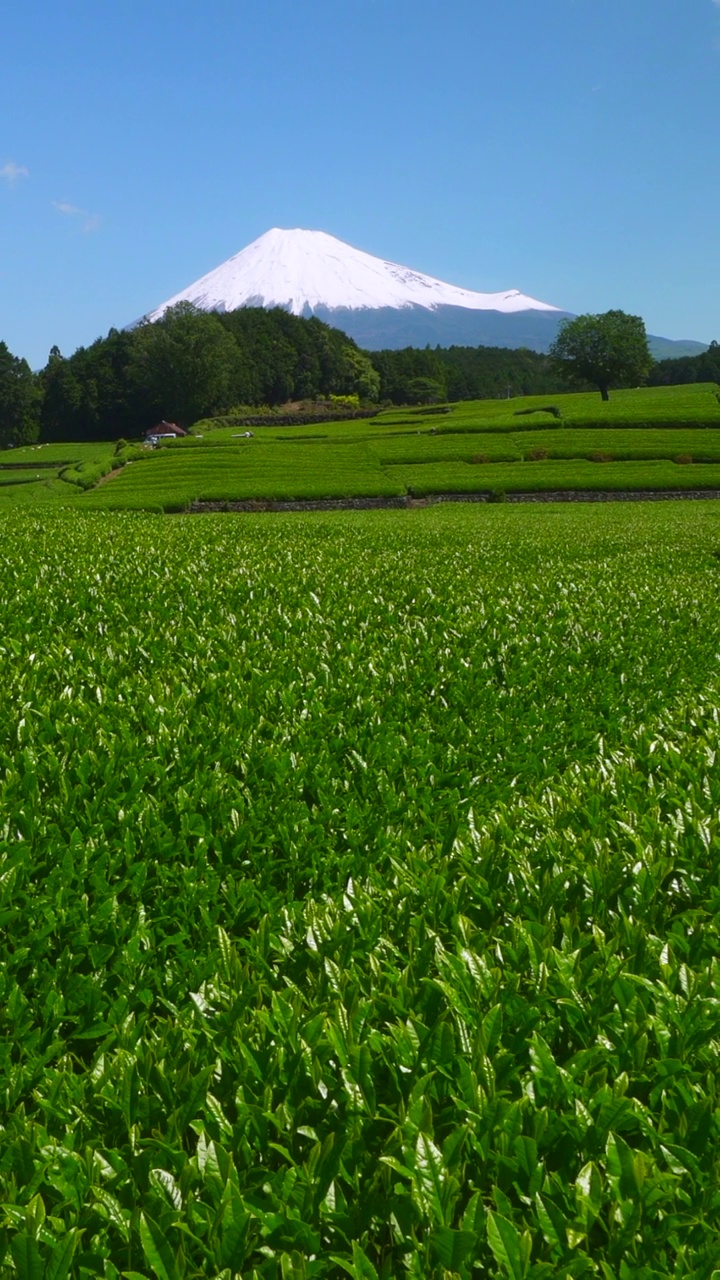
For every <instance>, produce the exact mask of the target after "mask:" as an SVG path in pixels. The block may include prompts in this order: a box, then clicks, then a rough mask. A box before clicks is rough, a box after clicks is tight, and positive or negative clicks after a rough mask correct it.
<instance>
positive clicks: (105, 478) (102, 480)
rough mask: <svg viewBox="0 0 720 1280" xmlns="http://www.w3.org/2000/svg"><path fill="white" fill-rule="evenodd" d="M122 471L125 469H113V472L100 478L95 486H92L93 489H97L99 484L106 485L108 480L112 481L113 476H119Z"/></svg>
mask: <svg viewBox="0 0 720 1280" xmlns="http://www.w3.org/2000/svg"><path fill="white" fill-rule="evenodd" d="M124 470H125V467H115V469H114V471H108V473H107V475H106V476H101V477H100V479H99V480H98V482H97V484H96V485H93V488H94V489H99V488H100V485H101V484H107V482H108V480H114V479H115V476H119V475H120V472H121V471H124Z"/></svg>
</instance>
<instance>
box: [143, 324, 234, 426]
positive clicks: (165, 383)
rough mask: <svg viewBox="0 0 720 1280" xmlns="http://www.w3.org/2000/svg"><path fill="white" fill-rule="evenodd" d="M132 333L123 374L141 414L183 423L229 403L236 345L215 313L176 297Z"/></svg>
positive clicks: (232, 389) (213, 411)
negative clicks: (173, 303) (159, 315)
mask: <svg viewBox="0 0 720 1280" xmlns="http://www.w3.org/2000/svg"><path fill="white" fill-rule="evenodd" d="M134 339H135V341H134V344H133V351H132V356H131V358H130V364H129V369H128V376H129V379H130V383H131V387H132V391H133V394H134V397H135V398H136V400H138V401H140V400H141V401H142V402H143V405H144V412H143V417H144V418H145V419H147V417H148V416H149V417H150V418H152V419H154V420H156V421H157V419H158V418H167V419H168V420H172V421H174V422H177V423H179V424H180V425H181V426H186V427H189V426H191V425H192V423H193V422H196V421H197V420H198V418H205V417H209V416H210V415H211V414H213V413H217V412H219V411H220V410H222V409H226V408H228V406H229V405H230V404H231V403H232V400H233V398H234V392H235V382H236V374H237V372H238V363H239V357H238V349H237V345H236V343H235V342H234V340H233V338H232V336H231V335H230V334H229V333H227V331H226V330H225V329H224V328H223V325H222V324H221V323H220V320H219V319H218V317H217V316H216V315H213V314H212V313H207V312H202V311H198V310H197V308H195V307H193V306H192V304H191V303H187V302H180V303H178V305H177V306H175V307H171V308H170V309H169V310H168V311H166V312H165V315H164V316H163V317H162V319H161V320H157V321H156V322H155V323H154V324H144V325H142V326H141V327H140V328H139V329H136V330H135V333H134Z"/></svg>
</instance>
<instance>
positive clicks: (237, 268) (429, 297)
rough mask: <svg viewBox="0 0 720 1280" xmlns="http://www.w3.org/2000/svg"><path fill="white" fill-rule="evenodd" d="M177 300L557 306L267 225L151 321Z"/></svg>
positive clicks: (207, 306)
mask: <svg viewBox="0 0 720 1280" xmlns="http://www.w3.org/2000/svg"><path fill="white" fill-rule="evenodd" d="M177 302H192V303H194V305H195V306H197V307H199V308H201V310H203V311H234V310H236V308H238V307H247V306H255V307H257V306H261V307H283V308H284V309H285V310H286V311H291V312H292V313H293V314H294V315H302V314H303V312H306V311H308V310H309V311H314V310H315V309H316V308H318V307H323V308H328V310H333V309H334V308H337V307H343V308H349V309H351V310H360V309H364V308H377V307H396V308H400V307H425V308H427V309H428V310H434V309H435V308H436V307H440V306H451V307H465V308H467V309H468V310H472V311H502V312H506V313H507V312H515V311H559V310H560V308H558V307H553V306H551V305H550V304H549V303H547V302H538V301H537V299H535V298H529V297H526V296H525V295H524V294H522V293H519V292H518V290H517V289H509V290H507V291H505V292H503V293H476V292H474V291H473V290H470V289H460V288H458V287H457V286H456V285H451V284H445V283H444V282H443V281H442V280H436V279H435V278H434V277H433V276H426V275H423V274H422V273H421V272H419V271H413V270H411V269H410V268H409V267H403V266H400V265H399V264H398V263H396V262H385V261H383V259H381V258H374V257H373V256H372V255H371V254H369V253H363V252H362V250H360V249H353V248H352V246H351V245H349V244H345V243H344V242H343V241H342V240H337V239H336V238H335V236H331V235H328V234H327V233H326V232H325V231H303V230H301V229H300V228H296V229H295V230H291V231H290V230H283V229H281V228H280V227H273V229H272V230H271V231H266V232H265V234H264V235H262V236H260V237H259V239H257V240H253V242H252V244H249V245H248V246H247V248H245V249H241V251H240V252H239V253H236V254H235V255H234V257H232V258H228V260H227V262H224V263H222V265H221V266H219V267H216V268H215V270H214V271H210V272H209V273H208V274H207V275H205V276H202V278H201V279H200V280H196V281H195V283H194V284H191V285H190V286H189V287H188V288H187V289H183V290H182V292H181V293H177V294H175V296H174V297H172V298H170V299H168V301H167V302H164V303H163V304H162V306H160V307H158V308H157V309H156V310H155V311H152V312H151V313H150V314H149V316H148V319H149V320H159V319H160V316H161V315H162V314H163V312H164V311H166V310H167V308H168V307H171V306H173V305H174V304H175V303H177Z"/></svg>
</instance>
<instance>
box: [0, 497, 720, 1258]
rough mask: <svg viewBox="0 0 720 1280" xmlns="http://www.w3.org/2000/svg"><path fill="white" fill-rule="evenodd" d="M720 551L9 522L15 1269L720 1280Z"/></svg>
mask: <svg viewBox="0 0 720 1280" xmlns="http://www.w3.org/2000/svg"><path fill="white" fill-rule="evenodd" d="M16 487H19V488H22V487H23V486H16ZM719 548H720V510H719V509H718V507H717V506H716V505H713V504H710V503H708V504H704V503H699V504H694V505H693V506H689V505H688V506H683V505H680V504H678V505H677V506H673V507H672V508H667V507H663V508H662V509H658V508H653V507H647V506H643V505H637V506H633V507H631V508H628V507H619V506H618V507H603V508H594V509H592V510H587V509H579V510H567V509H558V508H553V507H548V508H542V509H532V508H530V509H528V508H525V509H518V508H508V507H489V508H472V509H465V510H459V509H450V508H444V509H443V508H436V509H430V510H427V511H419V512H412V513H407V512H401V513H394V512H387V513H380V514H378V515H372V516H369V515H365V514H364V515H361V516H357V515H356V514H354V513H352V514H340V515H337V516H328V515H316V516H304V517H280V516H259V517H212V516H209V517H206V518H203V519H197V520H167V519H164V518H157V517H152V516H143V515H140V516H132V515H130V516H116V515H108V514H107V513H97V514H94V515H93V514H89V515H88V516H87V517H86V518H84V519H81V518H79V517H78V515H77V513H74V514H73V515H72V516H70V515H67V516H65V515H63V514H51V513H45V514H43V516H42V518H39V517H37V516H30V515H28V516H20V515H14V516H12V517H11V516H8V517H5V518H3V519H1V520H0V814H2V818H1V819H0V923H1V925H2V935H1V936H0V949H1V950H0V1009H1V1010H2V1013H1V1014H0V1019H2V1020H3V1022H2V1027H1V1028H0V1096H2V1099H3V1114H2V1118H1V1120H0V1123H2V1125H3V1132H2V1141H1V1142H0V1267H2V1268H3V1271H2V1274H3V1277H5V1276H7V1278H8V1280H16V1277H17V1278H18V1280H25V1277H35V1276H37V1277H38V1280H41V1277H42V1280H63V1278H64V1277H66V1276H69V1275H71V1276H73V1277H76V1276H77V1277H86V1276H90V1275H101V1276H105V1277H108V1280H118V1278H119V1277H120V1276H126V1277H129V1278H130V1280H132V1278H133V1277H134V1276H137V1277H141V1276H142V1277H146V1280H153V1278H157V1280H174V1278H175V1277H178V1280H179V1278H183V1280H184V1278H185V1277H190V1276H193V1277H194V1276H210V1277H216V1276H218V1277H220V1276H223V1277H228V1280H229V1278H230V1277H235V1276H237V1277H240V1276H242V1277H246V1276H247V1277H255V1276H256V1277H262V1278H263V1280H265V1278H268V1280H281V1278H284V1277H287V1276H307V1277H328V1278H330V1277H332V1278H333V1280H335V1278H336V1277H340V1276H342V1275H350V1276H355V1277H362V1278H365V1277H373V1276H377V1277H381V1278H383V1280H395V1277H399V1276H403V1275H406V1274H407V1275H409V1276H413V1277H417V1278H418V1280H420V1278H422V1280H447V1278H448V1277H456V1278H457V1277H459V1278H460V1280H469V1278H470V1277H471V1276H473V1275H488V1276H498V1277H503V1278H505V1277H516V1276H517V1277H530V1278H531V1280H535V1278H545V1277H546V1278H547V1280H555V1277H575V1276H597V1277H599V1278H600V1280H607V1278H608V1277H618V1278H620V1277H622V1278H623V1280H635V1278H636V1277H673V1280H675V1278H678V1280H680V1278H683V1277H687V1278H688V1280H689V1278H690V1277H693V1278H695V1277H697V1278H700V1277H708V1280H709V1278H710V1277H711V1275H712V1272H713V1267H715V1265H716V1263H717V1259H718V1257H719V1256H720V1230H719V1224H720V1215H719V1212H718V1210H719V1208H720V1200H719V1193H718V1185H719V1183H718V1175H719V1174H720V1163H719V1162H720V1156H719V1155H718V1152H719V1151H720V1143H719V1139H720V1132H719V1130H720V1125H719V1123H718V1117H719V1114H720V1112H719V1107H718V1096H719V1094H718V1090H719V1087H720V1065H719V1059H718V1052H717V1044H718V1039H719V1037H720V965H719V964H718V954H719V953H720V936H719V933H720V891H719V889H718V877H717V863H718V854H720V831H719V829H718V812H719V811H720V784H719V782H718V771H717V768H716V760H717V758H718V752H719V751H720V715H719V713H718V683H717V654H718V652H719V651H720V608H719V607H718V598H719V592H718V581H719V579H718V575H719V574H720V567H719V562H718V556H717V553H718V549H719Z"/></svg>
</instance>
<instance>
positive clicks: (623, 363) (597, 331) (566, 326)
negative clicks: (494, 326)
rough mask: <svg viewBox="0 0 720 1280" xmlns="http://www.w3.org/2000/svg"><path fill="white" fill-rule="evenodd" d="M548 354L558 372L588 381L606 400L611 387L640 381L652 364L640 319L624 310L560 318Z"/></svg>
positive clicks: (571, 378)
mask: <svg viewBox="0 0 720 1280" xmlns="http://www.w3.org/2000/svg"><path fill="white" fill-rule="evenodd" d="M549 354H550V358H551V360H552V361H553V364H554V365H555V368H556V369H557V371H558V373H560V374H562V376H563V377H566V378H568V379H569V380H570V381H571V382H581V383H585V382H591V383H592V384H593V385H594V386H596V387H597V388H598V390H599V392H600V395H601V396H602V398H603V400H609V399H610V388H611V387H623V386H628V385H637V383H638V382H642V381H643V379H644V378H646V377H647V375H648V373H649V372H650V369H651V367H652V363H653V358H652V356H651V355H650V349H649V347H648V341H647V334H646V333H645V324H644V322H643V321H642V319H641V318H640V316H628V315H626V314H625V312H624V311H605V312H604V313H603V315H599V316H576V317H575V319H574V320H563V321H562V322H561V325H560V330H559V332H558V335H557V338H556V339H555V341H554V342H553V344H552V346H551V347H550V352H549Z"/></svg>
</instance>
